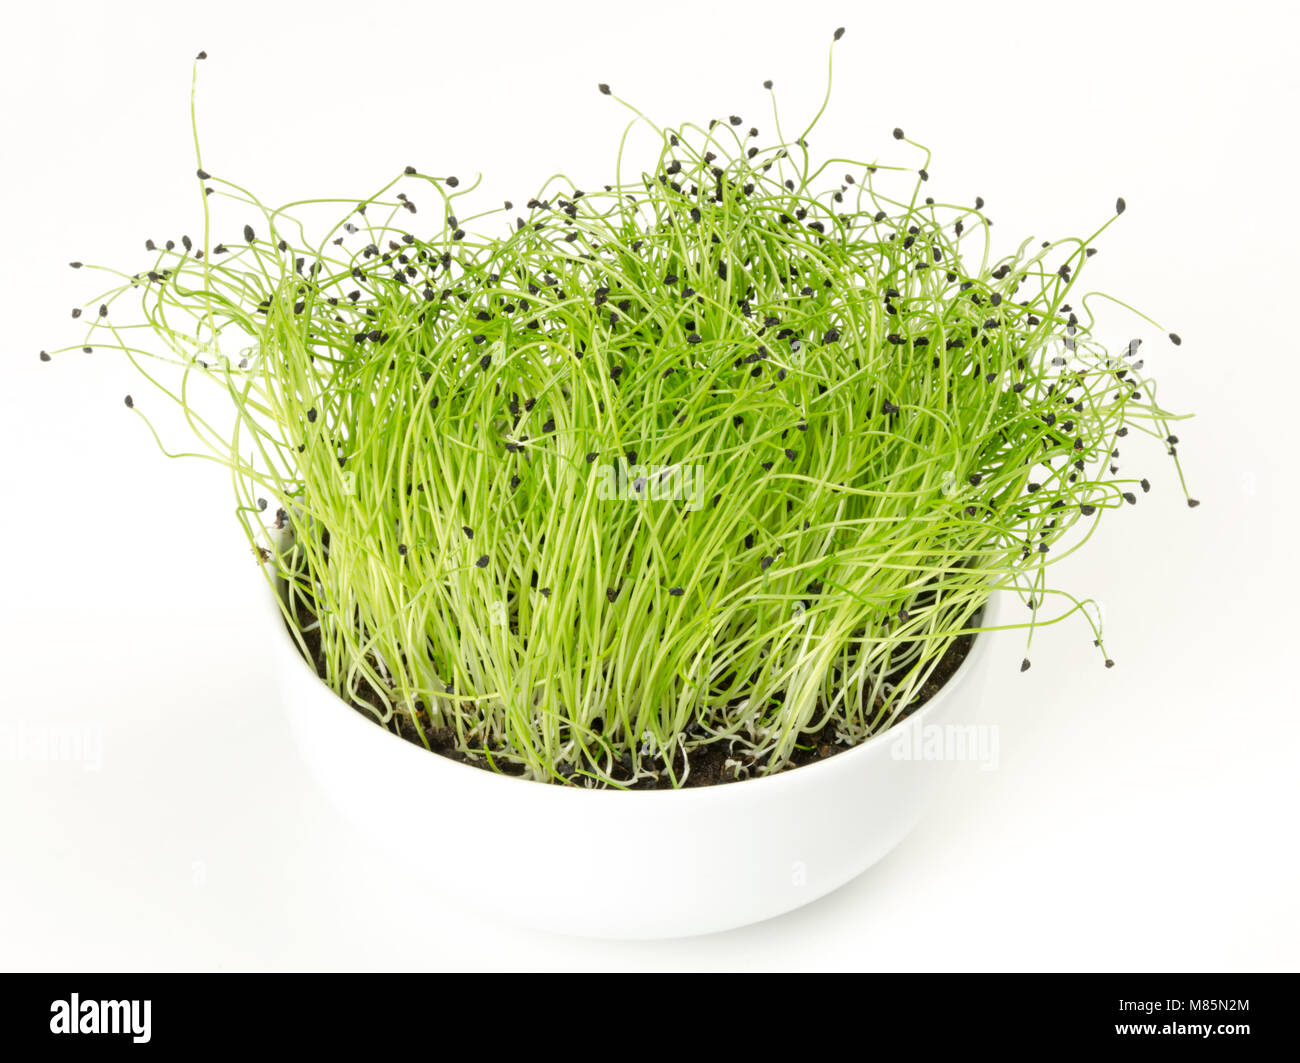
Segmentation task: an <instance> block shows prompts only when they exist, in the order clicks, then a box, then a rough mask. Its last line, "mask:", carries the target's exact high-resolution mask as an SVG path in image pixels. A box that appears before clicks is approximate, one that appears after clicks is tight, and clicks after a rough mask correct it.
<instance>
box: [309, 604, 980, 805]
mask: <svg viewBox="0 0 1300 1063" xmlns="http://www.w3.org/2000/svg"><path fill="white" fill-rule="evenodd" d="M300 619H308V620H309V619H310V618H300ZM303 626H305V625H303ZM303 639H304V641H305V642H306V643H307V648H308V649H309V650H310V651H311V661H312V664H313V666H314V667H315V668H316V672H317V674H318V675H321V676H322V679H323V674H324V668H323V661H322V659H321V655H320V652H319V647H320V640H319V637H318V636H317V635H316V632H315V631H306V632H303ZM974 639H975V637H974V636H973V635H962V636H960V637H959V638H957V639H956V640H955V641H954V642H953V644H952V645H951V646H949V647H948V651H947V652H946V653H945V654H944V655H943V657H941V658H940V659H939V663H938V664H937V665H936V666H935V668H934V671H933V672H931V673H930V677H929V678H928V679H927V680H926V681H925V683H923V684H922V686H921V689H920V691H919V692H918V693H917V696H916V697H915V698H913V699H912V701H910V702H909V703H908V704H907V705H905V706H904V707H903V708H902V709H900V710H899V711H898V713H897V714H896V715H895V717H894V720H893V722H892V723H891V725H890V726H893V724H896V723H898V722H899V721H901V720H904V719H906V718H907V717H908V716H910V715H911V714H912V713H914V712H916V710H917V709H919V708H920V707H921V706H922V705H924V704H925V703H926V702H927V701H929V700H930V699H931V698H932V697H934V695H935V694H937V693H938V692H939V691H940V690H941V689H943V687H944V685H945V684H946V683H947V682H948V680H949V679H951V678H952V676H953V673H954V672H956V671H957V669H958V667H960V665H961V663H962V661H964V660H965V659H966V654H967V653H969V652H970V648H971V645H972V643H973V642H974ZM898 678H901V676H900V677H898ZM362 696H363V697H364V698H365V699H366V701H367V702H369V703H370V704H371V705H373V706H374V707H375V708H376V709H382V707H383V701H382V699H381V698H380V697H379V695H378V694H377V693H376V691H375V690H374V689H373V688H370V687H368V686H367V687H366V688H365V689H363V691H362ZM353 708H354V709H355V710H356V711H357V712H359V713H360V714H361V715H363V716H365V717H366V718H367V719H369V720H372V721H374V722H375V723H376V724H377V725H378V726H384V725H383V724H379V723H378V721H377V720H375V718H374V716H373V715H372V714H371V713H370V712H368V711H367V710H366V709H365V708H363V707H361V706H359V705H354V706H353ZM422 723H423V725H424V733H425V736H426V737H427V738H428V740H429V749H430V750H432V751H433V752H434V753H436V754H438V755H439V756H443V757H446V758H448V759H449V760H455V761H458V762H460V763H461V764H468V765H470V766H471V767H475V768H481V769H483V770H485V771H493V770H496V771H499V772H501V773H502V774H505V775H521V774H522V773H523V770H522V769H521V768H520V767H519V766H517V765H515V764H511V763H509V762H507V761H498V762H497V763H496V767H495V768H494V767H493V766H492V764H491V763H490V762H489V761H488V758H487V757H486V756H484V755H472V754H468V753H466V752H465V751H464V750H462V749H459V748H458V747H457V745H456V732H455V731H454V730H452V728H450V727H430V726H429V725H428V721H427V718H425V719H423V720H422ZM385 729H386V730H388V731H390V732H391V733H393V734H395V735H397V736H398V737H400V738H403V739H405V740H406V741H408V742H410V743H412V744H413V745H417V746H419V747H420V748H421V749H423V748H424V742H423V741H421V740H420V735H419V732H418V731H417V730H416V726H415V723H414V722H413V721H411V720H410V719H408V718H407V717H405V716H399V715H394V716H393V717H392V719H391V720H390V721H389V723H388V725H387V726H386V728H385ZM852 748H853V746H847V745H843V744H841V743H839V742H836V741H835V725H834V723H833V722H832V723H829V724H827V725H826V726H825V727H823V728H821V730H819V731H816V732H811V733H808V734H805V735H803V736H801V739H800V743H799V748H796V749H795V751H794V754H793V755H792V756H791V758H790V761H789V764H788V765H787V766H786V767H784V768H782V769H781V771H793V770H794V769H796V768H800V767H803V766H804V765H805V764H815V763H817V762H818V761H820V760H826V759H828V758H830V757H833V756H835V755H836V754H837V753H843V752H845V751H846V750H849V749H852ZM727 761H732V762H733V765H732V767H731V768H728V767H727ZM735 761H740V763H741V764H742V765H743V766H745V767H759V766H761V765H759V764H757V763H756V762H755V761H754V760H753V758H750V757H748V755H747V754H744V753H741V754H734V753H732V752H731V751H730V750H728V749H727V748H726V746H725V745H723V744H722V743H717V744H715V745H711V746H709V745H706V746H703V747H700V748H697V749H693V750H691V754H690V769H691V770H690V774H689V775H687V777H686V781H685V783H683V784H682V785H683V787H693V786H715V785H719V784H722V783H729V782H735V781H737V779H736V774H735V765H734V762H735ZM685 767H686V765H685V754H683V753H682V752H681V750H678V751H677V754H676V757H675V759H674V763H673V771H674V772H675V773H676V774H677V775H678V777H680V776H681V774H682V773H683V772H684V771H685ZM624 770H625V769H623V768H622V766H621V765H618V764H616V765H615V766H614V770H613V771H612V772H611V775H612V776H613V778H614V779H615V780H618V777H619V774H620V772H622V771H624ZM628 774H629V775H630V772H629V773H628ZM624 788H625V789H628V790H668V789H671V788H672V782H671V780H670V778H669V776H668V773H667V772H666V771H665V772H661V774H660V777H659V778H658V779H640V780H638V781H637V782H635V783H631V784H625V786H624Z"/></svg>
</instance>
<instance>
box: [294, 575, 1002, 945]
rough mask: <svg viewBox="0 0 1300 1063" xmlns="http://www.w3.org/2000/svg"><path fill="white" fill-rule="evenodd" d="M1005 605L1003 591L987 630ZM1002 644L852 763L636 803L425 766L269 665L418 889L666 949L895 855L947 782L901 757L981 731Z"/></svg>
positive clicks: (344, 805)
mask: <svg viewBox="0 0 1300 1063" xmlns="http://www.w3.org/2000/svg"><path fill="white" fill-rule="evenodd" d="M268 597H269V596H268ZM271 605H272V608H275V606H274V603H271ZM998 608H999V606H998V598H997V596H996V595H995V596H994V598H993V599H992V600H991V601H990V603H989V605H988V606H987V607H986V609H985V614H984V619H983V623H984V626H985V627H994V626H996V624H997V615H998ZM278 615H279V613H278V609H277V618H278ZM277 627H278V629H279V630H282V631H283V630H284V626H283V623H282V622H281V623H279V624H278V625H277ZM990 638H991V636H990V634H988V633H985V634H981V635H978V636H976V639H975V644H974V646H973V647H972V648H971V652H970V653H969V654H967V656H966V659H965V660H964V661H963V662H962V664H961V666H960V668H959V669H958V671H957V672H956V673H955V675H954V676H953V677H952V678H951V679H950V680H949V682H948V683H947V684H946V685H945V686H944V688H943V689H942V690H941V691H940V692H939V693H938V694H937V695H936V696H935V697H933V698H931V699H930V701H928V702H927V703H926V704H925V705H924V706H922V707H921V708H920V709H919V710H917V711H916V712H915V713H913V714H912V715H911V716H909V717H908V718H907V719H905V720H904V721H902V722H901V723H899V724H897V725H896V726H895V727H893V728H891V729H889V730H888V731H886V732H884V733H883V734H880V735H877V736H876V737H874V738H872V739H870V740H868V741H867V742H864V743H863V744H862V745H859V746H856V747H854V748H853V749H851V750H848V751H846V752H844V753H840V754H838V755H836V756H834V757H831V758H829V759H827V760H823V761H819V762H817V763H814V764H809V765H806V766H804V767H800V768H796V769H793V770H791V771H787V772H783V773H781V774H778V775H773V776H768V777H764V778H758V779H750V780H746V781H742V782H734V783H725V784H722V785H718V786H707V787H696V788H691V789H684V790H655V791H633V792H627V791H617V790H581V789H576V788H572V787H563V786H555V785H550V784H545V783H538V782H530V781H527V780H522V779H516V778H512V777H509V776H504V775H496V774H493V773H491V772H488V771H484V770H482V769H479V768H475V767H470V766H468V765H464V764H459V763H456V762H455V761H452V760H448V759H446V758H444V757H440V756H437V755H435V754H432V753H429V752H428V751H426V750H424V749H421V748H419V747H417V746H415V745H412V744H411V743H409V742H406V741H404V740H402V739H401V738H398V737H397V736H395V735H393V734H390V733H389V732H387V731H385V730H384V729H383V728H381V727H378V726H376V725H375V724H374V723H373V722H372V721H370V720H368V719H366V718H365V717H364V716H362V715H361V714H360V713H358V712H356V711H354V710H353V709H351V708H349V707H348V706H347V705H346V704H344V703H343V701H341V700H340V699H339V698H338V697H337V696H336V695H335V694H334V693H333V692H332V691H330V690H329V689H328V688H327V687H326V686H325V685H324V684H323V683H322V682H321V681H320V679H319V678H318V677H317V675H316V673H315V671H314V670H313V668H312V667H311V666H310V665H309V664H308V663H307V662H306V661H305V660H303V658H302V656H301V655H300V654H299V652H298V649H297V647H296V645H295V644H294V642H293V639H292V638H291V637H290V635H289V633H288V632H287V631H285V632H284V636H283V637H282V638H279V639H277V640H276V642H275V654H276V658H277V659H276V672H277V675H278V678H279V683H280V688H281V692H282V695H283V699H284V703H285V706H286V708H287V710H288V713H289V719H290V721H291V724H292V727H293V730H294V733H295V735H296V737H297V741H298V744H299V747H300V749H301V752H302V756H303V758H304V759H305V761H306V763H307V764H308V765H309V767H310V769H311V771H312V773H313V775H314V776H315V777H316V779H317V780H318V781H319V783H320V785H321V786H322V788H323V789H324V790H325V791H326V793H328V794H329V796H330V798H331V799H332V800H333V802H334V804H335V805H337V806H338V808H339V810H340V811H341V812H342V813H343V814H344V815H345V816H346V817H347V818H348V819H349V820H350V821H351V822H352V823H354V824H355V825H356V827H357V828H358V829H359V830H360V831H362V832H363V833H364V834H365V835H366V836H367V837H368V838H369V839H371V841H372V842H373V843H374V844H375V845H377V846H378V847H380V848H381V849H383V850H385V851H387V852H388V853H391V854H394V856H396V857H398V858H399V859H400V860H401V861H404V862H405V863H406V864H407V865H408V866H409V867H410V868H411V871H412V873H413V875H415V876H417V878H418V880H422V881H425V882H428V883H429V884H430V885H432V886H434V887H435V888H437V889H438V890H440V891H441V892H443V893H444V894H446V895H449V896H450V897H451V898H454V899H456V900H457V901H460V902H463V903H465V904H467V905H470V906H472V907H474V908H476V909H479V910H481V911H485V912H487V913H489V914H494V915H496V916H498V917H500V918H503V919H507V920H509V921H511V922H514V923H519V924H523V925H526V926H530V927H534V928H538V929H544V930H551V931H555V932H558V933H564V934H575V935H579V936H584V937H609V938H662V937H684V936H687V935H691V934H704V933H709V932H712V931H718V930H727V929H730V928H733V927H738V926H744V925H746V924H749V923H755V922H758V921H759V920H762V919H767V918H770V917H772V916H776V915H780V914H781V913H783V912H788V911H790V910H791V909H794V908H798V907H800V906H801V905H804V904H807V903H809V902H810V901H813V900H816V899H817V898H818V897H821V896H823V895H825V894H827V893H829V892H830V891H831V890H834V889H836V888H838V887H839V886H842V885H843V884H844V883H846V882H848V881H849V880H850V879H852V878H854V877H855V876H857V875H860V874H861V873H862V872H863V871H865V870H866V869H867V868H869V867H870V866H871V865H872V864H874V863H875V862H876V861H877V860H879V859H880V858H881V857H883V856H884V855H885V854H886V853H888V852H889V851H890V850H891V849H893V848H894V846H896V845H897V844H898V843H899V842H900V841H901V840H902V839H903V837H904V836H905V835H906V834H907V833H908V831H910V830H911V829H912V827H913V826H915V824H916V822H917V821H918V820H919V819H920V817H921V815H922V813H923V812H924V810H925V807H926V805H927V804H928V802H929V800H930V799H931V797H933V796H934V794H935V792H936V790H937V789H938V788H939V786H940V784H941V782H942V780H943V778H944V775H945V771H944V768H945V761H943V760H936V759H925V758H923V757H909V756H907V754H906V751H907V750H911V749H913V748H915V749H919V748H921V744H920V743H916V742H914V741H913V740H914V739H915V738H916V737H917V736H915V735H913V734H912V732H913V731H914V729H916V728H919V727H923V726H924V727H932V726H937V727H961V726H968V725H971V724H973V723H975V719H976V713H977V711H978V709H979V702H980V700H981V697H982V691H983V686H984V679H985V673H986V671H987V664H988V658H989V652H988V651H989V642H990ZM931 733H933V732H931Z"/></svg>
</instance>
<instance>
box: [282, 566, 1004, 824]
mask: <svg viewBox="0 0 1300 1063" xmlns="http://www.w3.org/2000/svg"><path fill="white" fill-rule="evenodd" d="M266 572H267V575H268V576H271V575H272V570H271V569H270V567H269V566H267V568H266ZM1005 593H1006V592H1005V591H1003V590H1000V589H994V590H992V591H990V593H989V597H988V599H987V600H986V601H985V603H984V605H983V607H982V612H981V614H980V616H979V621H980V623H979V626H978V627H977V628H975V629H974V632H973V633H974V636H975V640H974V643H973V644H972V646H971V648H970V651H969V652H968V653H967V654H966V656H965V658H963V660H962V662H961V664H960V665H958V666H957V670H956V671H955V672H953V674H952V675H951V676H949V677H948V679H947V681H946V682H945V683H944V684H943V686H942V688H940V690H939V691H938V693H936V694H935V695H934V696H933V697H931V698H930V699H929V700H928V701H926V702H925V704H923V705H922V706H921V707H920V708H919V709H917V710H916V711H915V712H913V713H911V714H910V715H908V716H907V717H906V718H905V719H903V720H900V721H899V722H898V723H896V724H894V725H893V726H891V727H887V728H885V729H884V730H883V731H879V732H877V733H876V734H874V735H872V736H871V737H869V738H867V739H866V740H864V741H862V742H859V743H858V744H857V745H855V746H853V747H852V748H851V749H846V750H844V751H843V752H842V753H836V754H835V755H834V756H831V757H824V758H822V759H820V760H817V761H814V762H813V763H811V764H802V765H799V766H798V767H796V768H791V769H789V770H787V771H781V772H777V773H776V774H775V775H761V776H756V777H754V778H750V779H738V780H736V781H734V782H728V783H714V784H710V785H708V786H690V787H680V788H676V789H671V788H670V789H665V790H620V789H619V788H617V787H603V788H600V789H589V788H587V787H582V786H555V785H552V784H550V783H544V782H540V781H538V780H536V779H526V778H522V777H520V776H517V775H506V774H503V773H501V772H495V771H490V770H487V769H484V768H479V767H476V766H474V765H472V764H464V763H462V762H460V761H457V760H452V759H451V758H450V757H444V756H442V755H441V754H438V753H434V752H432V751H431V750H428V749H423V748H421V747H419V746H416V745H415V744H414V743H412V742H408V741H407V740H406V739H404V738H402V737H400V736H399V735H395V734H393V733H392V732H391V731H389V730H388V729H387V728H385V727H382V726H379V725H378V724H377V723H376V722H375V721H374V720H371V719H367V718H366V716H365V715H364V714H363V713H361V712H358V711H357V710H356V709H355V708H353V707H352V706H351V705H349V704H348V703H347V702H345V701H344V700H343V699H342V698H340V697H339V696H338V695H337V694H335V693H334V691H333V690H331V689H330V688H329V687H327V686H326V685H325V683H324V682H323V681H322V680H321V678H320V676H319V674H317V672H316V669H315V668H314V667H313V666H312V665H311V663H310V662H309V661H308V660H307V659H306V658H305V657H304V656H303V655H302V653H301V652H300V650H299V649H298V645H297V642H296V641H295V640H294V638H293V636H292V635H291V634H290V631H289V626H288V621H287V619H286V617H285V614H284V610H283V608H282V606H281V604H280V602H279V601H278V600H277V599H278V598H279V590H278V588H273V589H272V590H271V593H270V594H268V595H267V597H268V599H269V601H268V605H269V607H270V610H271V613H272V617H273V620H274V622H275V625H276V629H277V633H276V637H277V639H278V647H277V649H276V651H275V653H276V656H277V657H281V658H282V657H291V658H292V662H291V664H290V666H289V667H291V668H293V669H295V670H296V672H297V675H298V677H299V678H300V679H302V680H303V681H305V682H307V683H310V684H312V685H314V686H315V687H316V688H317V690H318V692H319V693H320V694H321V695H322V697H323V698H328V699H329V700H331V701H333V702H336V703H337V704H338V705H339V706H340V707H341V708H343V709H344V710H346V711H345V712H344V713H340V714H339V718H340V719H344V718H347V717H352V718H353V719H354V720H355V725H354V724H350V723H349V724H342V725H341V726H342V727H344V728H347V727H353V729H354V732H355V734H356V736H357V737H356V739H355V741H364V742H369V743H370V745H371V747H372V748H373V749H375V750H379V746H378V745H377V744H376V742H377V741H383V742H386V743H387V745H388V748H389V749H390V750H391V751H392V754H391V755H392V756H394V757H407V756H409V757H419V758H420V759H421V761H422V762H423V763H426V764H429V765H430V769H429V770H431V771H433V772H451V773H453V774H451V775H444V777H445V778H458V779H460V780H463V782H464V784H465V785H466V786H497V787H499V786H503V785H511V786H514V787H516V788H517V789H516V791H515V792H516V793H517V794H518V795H519V796H524V797H527V796H529V795H532V796H533V797H534V798H536V799H537V800H552V801H555V800H559V801H573V800H588V801H591V800H602V801H611V800H613V801H623V802H627V801H638V802H642V803H644V802H646V801H678V802H683V801H697V802H705V801H717V800H745V799H748V798H749V797H751V796H757V795H758V789H757V788H758V787H759V786H760V785H761V786H763V787H764V788H765V789H764V791H763V796H775V795H777V794H779V792H780V791H779V790H778V787H781V788H785V789H787V790H789V789H791V788H794V787H799V786H806V785H809V784H814V785H815V784H816V783H817V782H818V781H821V780H829V779H831V778H833V777H834V775H835V774H836V773H838V772H844V771H851V770H852V769H853V768H854V766H856V765H857V763H858V762H859V761H862V760H865V759H866V757H868V756H870V755H872V754H873V753H874V751H875V750H877V749H879V748H881V747H882V746H883V744H884V742H885V740H886V738H888V739H889V740H891V741H892V740H895V739H897V738H898V737H899V736H900V735H901V734H903V733H905V732H907V731H908V730H909V729H911V728H915V727H919V726H921V723H922V721H923V720H924V718H925V717H927V716H930V715H932V714H933V710H934V709H935V708H936V707H938V706H939V705H941V704H943V703H944V702H945V701H950V700H952V698H954V697H956V696H958V692H959V690H960V689H961V687H962V686H963V685H964V684H965V683H966V682H968V681H969V679H970V677H971V675H972V674H974V673H975V672H976V671H977V669H978V668H979V666H980V663H981V662H982V661H983V660H984V659H985V658H986V657H987V656H988V654H989V652H990V650H989V647H990V643H991V641H992V639H991V637H990V636H991V635H993V634H994V633H995V632H997V631H1001V630H1005V625H1002V624H1000V620H1001V615H1002V612H1003V609H1004V605H1003V598H1004V596H1005ZM275 667H276V670H277V673H278V672H279V671H280V669H281V668H282V667H284V666H283V664H282V663H279V662H277V663H276V665H275ZM363 730H364V731H365V732H369V733H371V735H372V736H373V737H370V738H361V737H360V736H361V734H362V732H363ZM409 763H413V762H409ZM457 772H458V773H459V774H458V775H457V774H454V773H457ZM508 792H509V791H503V790H500V789H498V790H497V794H498V795H502V796H504V795H505V794H506V793H508ZM545 795H566V796H555V797H550V796H545Z"/></svg>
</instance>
